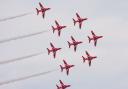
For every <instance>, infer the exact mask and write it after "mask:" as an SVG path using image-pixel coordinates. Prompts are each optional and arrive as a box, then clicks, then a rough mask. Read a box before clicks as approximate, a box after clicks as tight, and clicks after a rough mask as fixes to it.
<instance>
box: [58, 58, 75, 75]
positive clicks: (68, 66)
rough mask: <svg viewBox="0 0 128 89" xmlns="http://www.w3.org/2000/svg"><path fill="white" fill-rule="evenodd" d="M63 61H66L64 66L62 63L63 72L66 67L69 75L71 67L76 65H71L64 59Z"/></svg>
mask: <svg viewBox="0 0 128 89" xmlns="http://www.w3.org/2000/svg"><path fill="white" fill-rule="evenodd" d="M63 62H64V66H62V65H60V68H61V72H63V70H64V69H65V70H66V74H67V75H69V69H70V68H71V67H74V66H75V65H69V64H67V62H66V61H65V60H63Z"/></svg>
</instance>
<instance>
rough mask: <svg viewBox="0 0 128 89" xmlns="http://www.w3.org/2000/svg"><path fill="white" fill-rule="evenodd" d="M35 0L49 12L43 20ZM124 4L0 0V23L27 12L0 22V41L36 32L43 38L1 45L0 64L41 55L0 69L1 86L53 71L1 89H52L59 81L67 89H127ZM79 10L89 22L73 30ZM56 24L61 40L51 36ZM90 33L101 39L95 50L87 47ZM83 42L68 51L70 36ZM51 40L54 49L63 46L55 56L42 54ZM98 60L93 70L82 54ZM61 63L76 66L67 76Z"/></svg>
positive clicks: (121, 0) (98, 0)
mask: <svg viewBox="0 0 128 89" xmlns="http://www.w3.org/2000/svg"><path fill="white" fill-rule="evenodd" d="M38 2H42V3H43V4H44V6H46V7H50V8H51V10H49V11H47V12H46V17H45V19H42V17H41V15H39V16H37V15H36V11H35V8H36V7H39V5H38ZM127 3H128V1H127V0H67V1H66V0H44V1H41V0H36V1H34V0H0V13H1V14H0V19H3V18H8V17H11V16H16V15H20V14H24V13H29V12H31V13H32V14H29V15H27V16H24V17H20V18H15V19H12V20H6V21H3V22H0V41H1V40H3V39H9V38H13V37H17V36H22V35H27V34H31V33H36V32H40V31H48V32H46V33H43V34H39V35H36V36H32V37H28V38H25V39H19V40H15V41H10V42H6V43H1V44H0V61H6V60H9V59H15V58H18V57H22V56H26V55H31V54H35V53H40V52H42V55H38V56H35V57H32V58H28V59H25V60H21V61H17V62H13V63H9V64H4V65H0V83H1V82H3V81H8V80H12V79H16V78H20V77H23V76H28V75H31V74H36V73H40V72H46V71H49V70H54V69H58V70H57V71H55V72H52V73H49V74H47V75H42V76H39V77H36V78H31V79H28V80H23V81H19V82H15V83H10V84H6V85H3V86H0V89H56V84H58V83H59V82H58V81H59V80H60V79H61V80H62V81H64V83H66V84H71V87H70V88H68V89H83V88H84V89H85V88H86V89H123V88H124V89H127V88H128V84H127V83H128V60H127V58H128V55H127V53H128V35H127V34H128V31H127V29H128V12H127V10H128V5H127ZM76 12H78V13H79V14H80V15H81V16H82V17H87V18H88V20H87V21H86V22H84V23H83V28H82V29H81V30H80V29H79V28H78V25H76V26H75V27H74V26H73V21H72V18H73V17H76V16H75V13H76ZM55 20H58V22H60V24H62V25H67V28H65V30H63V31H62V33H61V37H58V36H57V33H55V34H53V33H52V30H51V25H55V23H54V21H55ZM91 30H93V31H94V32H95V33H96V34H97V35H103V36H104V37H103V39H100V40H99V41H98V44H97V47H94V46H93V43H91V44H89V43H88V38H87V36H88V35H91V33H90V31H91ZM71 35H72V36H74V38H76V40H81V41H83V42H84V43H83V44H81V45H79V46H78V49H77V52H76V53H74V52H73V48H71V49H69V48H68V44H67V41H68V40H71V39H70V36H71ZM49 42H52V43H53V44H54V45H55V46H56V47H62V50H61V51H59V52H57V58H56V59H53V57H52V55H49V56H48V55H47V50H46V48H47V47H50V45H49ZM86 50H87V51H88V52H89V53H90V54H92V55H96V56H97V57H98V58H97V59H95V60H93V61H92V66H91V67H89V66H88V64H87V63H84V64H83V63H82V58H81V56H82V55H85V51H86ZM63 59H65V60H67V62H68V63H69V64H74V65H76V66H75V67H74V68H72V69H71V71H70V75H69V76H66V74H65V73H61V72H60V70H59V65H60V64H63V62H62V60H63Z"/></svg>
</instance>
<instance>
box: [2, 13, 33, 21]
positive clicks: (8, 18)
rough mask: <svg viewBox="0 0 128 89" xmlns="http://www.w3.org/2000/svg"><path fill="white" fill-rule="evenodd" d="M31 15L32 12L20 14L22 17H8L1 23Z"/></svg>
mask: <svg viewBox="0 0 128 89" xmlns="http://www.w3.org/2000/svg"><path fill="white" fill-rule="evenodd" d="M30 14H32V12H28V13H24V14H20V15H16V16H11V17H7V18H3V19H0V22H4V21H8V20H12V19H15V18H19V17H23V16H27V15H30Z"/></svg>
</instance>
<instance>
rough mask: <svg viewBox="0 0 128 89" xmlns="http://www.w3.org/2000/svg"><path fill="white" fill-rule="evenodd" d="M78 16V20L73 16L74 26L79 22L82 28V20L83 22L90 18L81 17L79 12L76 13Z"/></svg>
mask: <svg viewBox="0 0 128 89" xmlns="http://www.w3.org/2000/svg"><path fill="white" fill-rule="evenodd" d="M76 16H77V20H75V19H74V18H73V22H74V26H75V24H76V23H77V22H78V23H79V28H80V29H81V27H82V22H83V21H84V20H87V19H88V18H81V17H80V15H79V14H78V13H76Z"/></svg>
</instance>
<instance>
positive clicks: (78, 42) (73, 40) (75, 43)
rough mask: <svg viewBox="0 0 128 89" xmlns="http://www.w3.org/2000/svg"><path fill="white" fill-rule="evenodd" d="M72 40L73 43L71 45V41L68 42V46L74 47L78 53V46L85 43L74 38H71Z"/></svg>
mask: <svg viewBox="0 0 128 89" xmlns="http://www.w3.org/2000/svg"><path fill="white" fill-rule="evenodd" d="M71 39H72V43H70V42H69V41H67V42H68V45H69V48H70V47H71V45H73V46H74V51H75V52H76V48H77V45H78V44H81V43H83V42H82V41H76V40H75V39H74V38H73V36H71Z"/></svg>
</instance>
